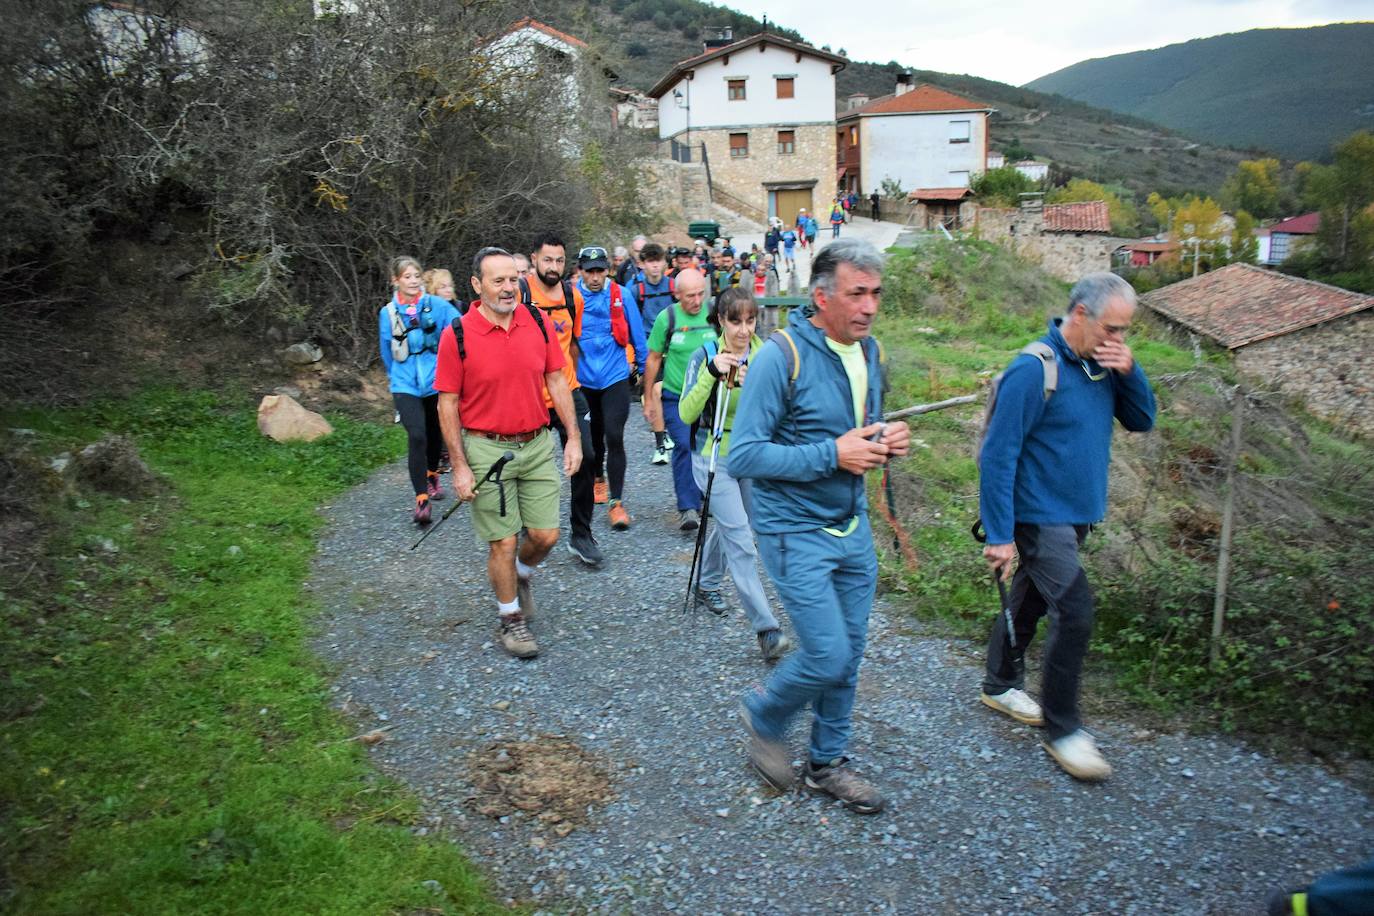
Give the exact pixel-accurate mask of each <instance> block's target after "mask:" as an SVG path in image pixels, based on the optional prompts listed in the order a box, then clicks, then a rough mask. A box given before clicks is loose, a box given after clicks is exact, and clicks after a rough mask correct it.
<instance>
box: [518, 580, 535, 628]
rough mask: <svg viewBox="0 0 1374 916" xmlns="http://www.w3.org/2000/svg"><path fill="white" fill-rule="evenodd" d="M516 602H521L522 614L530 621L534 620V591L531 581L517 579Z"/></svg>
mask: <svg viewBox="0 0 1374 916" xmlns="http://www.w3.org/2000/svg"><path fill="white" fill-rule="evenodd" d="M515 600H516V601H519V602H520V613H521V614H523V615H524V616H525V618H526V619H528V620H533V619H534V589H533V588H531V587H530V580H529V579H522V578H521V577H520V576H516V577H515Z"/></svg>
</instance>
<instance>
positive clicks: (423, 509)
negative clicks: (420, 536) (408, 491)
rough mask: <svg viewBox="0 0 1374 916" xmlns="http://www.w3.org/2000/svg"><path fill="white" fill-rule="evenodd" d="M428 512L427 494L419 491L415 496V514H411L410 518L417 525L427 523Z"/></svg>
mask: <svg viewBox="0 0 1374 916" xmlns="http://www.w3.org/2000/svg"><path fill="white" fill-rule="evenodd" d="M429 512H430V510H429V494H427V493H421V494H420V495H419V496H417V497H415V514H414V515H412V516H411V520H412V521H414V522H415V524H417V525H421V526H423V525H428V524H429V521H430V519H429Z"/></svg>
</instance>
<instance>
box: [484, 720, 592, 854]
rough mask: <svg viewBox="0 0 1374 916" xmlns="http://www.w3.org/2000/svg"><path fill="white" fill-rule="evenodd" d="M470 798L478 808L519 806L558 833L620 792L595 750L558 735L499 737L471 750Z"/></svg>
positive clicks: (491, 810) (499, 813)
mask: <svg viewBox="0 0 1374 916" xmlns="http://www.w3.org/2000/svg"><path fill="white" fill-rule="evenodd" d="M468 780H469V782H470V783H471V784H472V787H473V791H474V794H473V795H472V796H471V797H470V798H469V804H470V805H471V807H472V809H473V810H474V811H476V812H477V813H478V814H481V815H484V816H486V817H491V818H500V817H505V816H506V815H509V814H513V813H515V812H516V811H523V812H524V813H525V814H527V815H529V816H531V817H535V818H538V819H539V821H541V822H542V823H544V824H546V825H548V828H549V830H551V831H552V832H553V833H554V834H556V835H557V836H560V837H562V836H567V835H568V834H569V833H572V831H573V829H574V828H575V827H577V826H578V825H580V824H583V823H586V821H587V817H588V814H589V812H590V810H591V809H592V807H593V806H595V805H602V804H605V803H606V802H608V801H610V800H611V799H613V798H614V797H615V793H614V792H612V791H611V780H610V774H609V772H608V771H607V768H606V767H604V766H603V765H602V764H601V763H600V762H599V761H598V760H597V758H595V757H594V756H593V755H591V754H589V753H588V752H587V751H585V750H583V749H582V748H581V747H579V746H578V745H576V744H574V743H573V742H571V741H569V740H567V739H566V738H561V737H557V736H551V735H546V736H542V737H541V738H540V739H539V740H536V741H505V742H495V743H493V744H489V745H486V746H484V747H482V748H479V749H478V750H476V751H473V752H472V754H470V755H469V756H468Z"/></svg>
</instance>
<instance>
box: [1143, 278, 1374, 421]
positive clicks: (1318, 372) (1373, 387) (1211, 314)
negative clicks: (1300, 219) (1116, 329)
mask: <svg viewBox="0 0 1374 916" xmlns="http://www.w3.org/2000/svg"><path fill="white" fill-rule="evenodd" d="M1140 302H1141V305H1143V306H1145V307H1146V308H1148V309H1150V310H1151V311H1153V312H1156V313H1158V314H1159V315H1161V316H1163V317H1164V318H1165V319H1166V320H1167V321H1169V322H1170V323H1172V324H1175V325H1177V326H1179V327H1181V328H1184V329H1186V330H1188V331H1190V332H1192V333H1194V334H1198V335H1200V336H1202V337H1206V338H1207V339H1209V340H1211V341H1214V342H1215V343H1217V344H1219V345H1220V346H1222V347H1225V348H1226V349H1227V350H1229V351H1231V354H1232V357H1233V358H1234V359H1235V365H1236V368H1237V369H1239V370H1240V371H1241V372H1242V373H1243V374H1245V375H1247V376H1249V377H1251V378H1254V379H1258V380H1260V381H1262V382H1265V383H1268V384H1272V385H1274V386H1276V387H1277V388H1278V389H1279V390H1281V391H1283V392H1285V393H1286V394H1288V395H1290V396H1291V397H1294V398H1297V399H1299V400H1301V401H1302V402H1303V403H1304V404H1305V405H1306V406H1307V408H1308V410H1310V411H1311V412H1312V413H1314V414H1317V415H1318V416H1322V417H1325V418H1327V419H1329V420H1332V421H1333V422H1337V423H1341V424H1344V425H1346V426H1347V427H1348V428H1350V429H1353V430H1355V431H1357V432H1359V433H1361V434H1362V435H1365V436H1371V435H1374V379H1371V377H1370V374H1369V369H1368V365H1367V363H1368V355H1369V353H1371V352H1374V296H1365V295H1361V294H1359V293H1353V292H1350V291H1349V290H1344V289H1340V288H1338V287H1335V286H1328V285H1326V284H1325V283H1316V282H1313V281H1311V280H1303V279H1301V278H1298V277H1290V276H1287V275H1286V274H1281V273H1277V272H1275V271H1270V270H1264V269H1263V268H1260V267H1256V266H1253V265H1250V264H1231V265H1228V266H1226V267H1222V268H1220V269H1218V270H1214V271H1212V272H1210V273H1205V274H1203V275H1201V276H1199V277H1194V278H1192V279H1190V280H1183V281H1181V282H1179V283H1174V284H1172V285H1170V286H1165V287H1163V288H1161V289H1157V290H1154V291H1152V292H1149V293H1146V294H1145V295H1144V296H1142V297H1141V298H1140Z"/></svg>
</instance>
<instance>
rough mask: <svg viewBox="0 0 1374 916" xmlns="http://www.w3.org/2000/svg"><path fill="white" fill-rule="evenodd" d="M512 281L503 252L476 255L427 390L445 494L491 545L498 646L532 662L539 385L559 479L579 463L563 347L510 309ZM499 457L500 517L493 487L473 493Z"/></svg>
mask: <svg viewBox="0 0 1374 916" xmlns="http://www.w3.org/2000/svg"><path fill="white" fill-rule="evenodd" d="M519 276H520V275H519V272H518V270H517V269H516V265H515V258H513V257H511V254H510V252H508V251H506V250H504V249H502V248H483V249H482V250H481V251H479V252H477V256H476V257H474V258H473V259H472V288H473V291H474V292H476V293H477V295H478V297H479V299H480V301H479V302H477V303H474V305H475V307H473V308H469V309H468V313H467V314H466V315H464V316H463V318H462V329H463V340H462V342H461V344H460V342H459V340H458V338H457V336H456V335H455V334H454V332H453V328H452V327H449V328H446V329H445V330H444V332H443V335H442V336H441V337H440V338H439V356H438V365H437V367H436V368H435V372H434V388H435V390H437V391H438V392H439V424H440V426H442V427H443V430H444V441H445V442H446V443H447V444H448V450H449V456H450V458H451V459H452V461H453V487H454V490H455V491H456V492H457V494H458V498H459V499H463V500H471V501H472V527H473V528H474V529H475V530H476V531H477V534H478V535H479V536H480V537H481V538H483V539H484V540H486V541H487V543H489V544H490V545H491V552H490V554H489V555H488V557H487V576H488V577H489V578H490V579H491V587H492V590H493V591H494V592H496V605H497V612H498V613H499V614H500V618H501V628H500V634H499V635H500V639H501V645H502V646H503V647H504V648H505V650H506V651H507V652H509V653H510V654H511V655H514V656H516V657H517V658H533V657H534V656H535V655H537V654H539V646H538V644H537V643H536V642H535V640H534V635H533V634H532V633H531V632H530V629H529V618H530V617H531V616H532V615H533V613H534V596H533V593H532V591H531V588H530V579H531V577H532V576H533V575H534V568H535V567H536V566H538V565H539V564H540V562H542V561H543V559H544V557H546V556H548V554H549V551H550V550H552V549H553V545H554V544H556V543H557V542H558V491H559V482H558V469H557V468H556V467H555V466H554V463H553V440H552V438H551V437H550V435H549V411H548V408H547V407H546V406H545V405H544V391H545V389H546V388H547V389H548V392H549V397H550V399H551V400H552V401H553V409H554V412H555V413H556V414H557V416H558V419H559V421H560V422H562V424H563V428H564V429H565V430H566V431H567V437H568V438H567V444H566V446H565V447H564V449H563V470H564V473H566V474H567V475H568V476H569V477H571V476H572V475H573V474H575V473H577V469H578V467H579V466H580V465H581V464H582V437H581V432H580V429H579V426H578V423H577V418H576V417H575V416H574V415H573V404H572V394H571V392H570V391H569V389H568V380H567V378H566V377H565V376H564V374H563V371H562V369H563V363H564V356H563V348H562V347H561V346H560V345H559V343H558V337H557V335H555V334H553V333H552V332H551V331H550V330H549V329H548V328H547V327H545V328H544V329H543V330H541V329H540V324H539V321H538V319H537V318H536V317H535V313H534V311H533V309H532V308H530V307H526V306H522V305H521V304H520V285H519ZM507 451H511V452H514V453H515V459H514V460H513V461H511V462H510V463H509V464H507V465H506V466H505V468H504V469H503V470H502V472H501V480H502V483H503V486H504V489H505V504H506V514H505V515H504V516H503V515H501V496H500V489H499V488H498V487H496V486H494V485H492V484H487V485H486V486H484V487H483V488H482V491H481V492H480V493H474V490H473V488H474V483H475V481H477V480H478V479H480V478H481V477H483V476H484V475H485V474H486V473H487V471H488V470H489V469H490V468H491V466H492V465H493V464H494V463H495V462H496V460H497V459H498V458H500V457H501V455H502V454H503V453H505V452H507ZM521 528H524V529H526V532H527V533H526V535H525V540H524V543H518V541H519V533H520V529H521Z"/></svg>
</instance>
